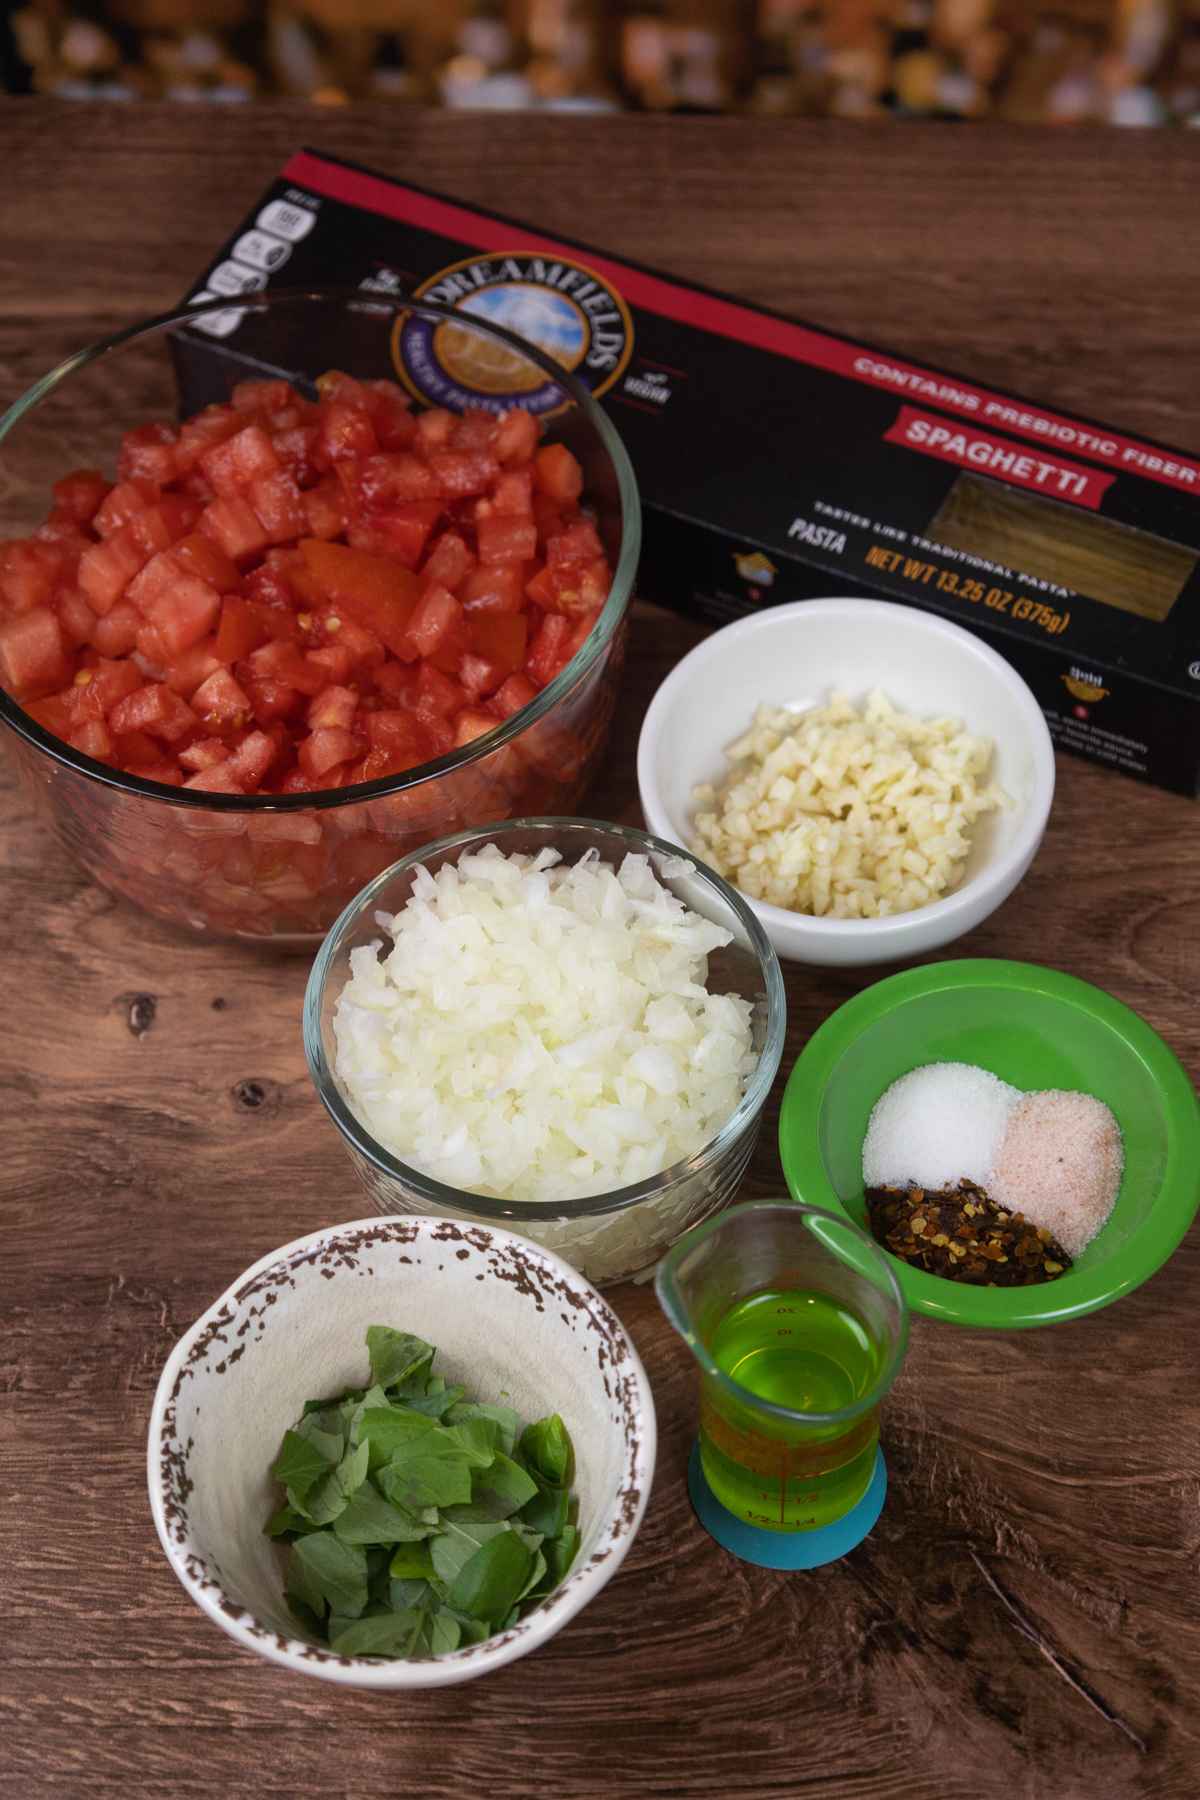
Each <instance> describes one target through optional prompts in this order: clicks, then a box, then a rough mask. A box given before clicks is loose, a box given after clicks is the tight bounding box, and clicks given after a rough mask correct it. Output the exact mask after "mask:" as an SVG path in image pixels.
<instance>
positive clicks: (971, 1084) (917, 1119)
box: [863, 1062, 1033, 1217]
mask: <svg viewBox="0 0 1200 1800" xmlns="http://www.w3.org/2000/svg"><path fill="white" fill-rule="evenodd" d="M1022 1098H1023V1095H1022V1094H1021V1092H1020V1090H1019V1089H1018V1088H1015V1087H1010V1086H1009V1084H1008V1082H1007V1081H1001V1080H1000V1079H999V1077H998V1076H996V1075H991V1074H989V1073H988V1071H987V1070H986V1069H978V1068H976V1067H975V1065H974V1064H973V1063H960V1062H937V1063H926V1064H925V1065H924V1066H923V1067H922V1068H919V1069H913V1070H912V1071H911V1073H910V1074H908V1075H902V1076H901V1077H900V1079H899V1081H894V1082H893V1083H892V1085H891V1087H890V1088H888V1089H887V1091H886V1092H885V1093H884V1094H883V1095H882V1096H881V1097H880V1098H879V1100H877V1101H876V1103H875V1108H874V1111H873V1112H872V1114H871V1117H870V1121H869V1123H868V1125H867V1135H866V1138H865V1140H864V1142H863V1183H864V1185H865V1186H866V1187H923V1188H948V1187H957V1185H958V1183H959V1182H960V1181H964V1180H965V1181H974V1182H977V1183H978V1185H979V1186H980V1187H983V1188H988V1189H989V1190H990V1187H991V1174H992V1168H993V1165H994V1163H995V1161H996V1156H997V1153H998V1151H999V1148H1000V1143H1001V1140H1002V1138H1003V1136H1004V1133H1005V1131H1006V1129H1007V1127H1008V1122H1009V1118H1010V1116H1011V1114H1012V1111H1013V1108H1014V1107H1015V1106H1016V1105H1017V1103H1018V1101H1020V1100H1021V1099H1022ZM997 1198H998V1196H997ZM1029 1216H1030V1217H1032V1216H1033V1215H1032V1213H1031V1214H1030V1215H1029Z"/></svg>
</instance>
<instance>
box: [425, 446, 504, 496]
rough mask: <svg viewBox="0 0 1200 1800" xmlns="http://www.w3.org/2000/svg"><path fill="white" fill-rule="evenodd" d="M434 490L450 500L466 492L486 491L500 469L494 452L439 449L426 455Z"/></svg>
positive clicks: (482, 492) (465, 494)
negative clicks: (433, 481)
mask: <svg viewBox="0 0 1200 1800" xmlns="http://www.w3.org/2000/svg"><path fill="white" fill-rule="evenodd" d="M429 467H430V469H431V470H432V471H433V476H434V479H435V480H436V482H437V491H438V492H439V493H442V494H445V495H447V496H448V497H449V498H450V499H451V500H462V499H464V498H465V497H466V496H467V495H468V494H486V493H487V491H488V489H489V488H490V487H491V486H492V485H493V483H494V482H495V480H496V477H497V475H498V474H499V472H500V465H499V463H497V461H496V459H495V457H494V456H488V455H487V454H486V453H484V452H481V451H478V450H476V451H471V450H438V451H435V452H434V453H433V455H431V456H430V458H429Z"/></svg>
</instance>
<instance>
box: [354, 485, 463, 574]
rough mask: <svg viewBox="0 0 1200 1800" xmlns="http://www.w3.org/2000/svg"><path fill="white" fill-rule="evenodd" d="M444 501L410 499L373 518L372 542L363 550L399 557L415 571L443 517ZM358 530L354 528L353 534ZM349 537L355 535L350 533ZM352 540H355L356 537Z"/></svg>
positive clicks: (371, 521) (371, 524) (363, 546)
mask: <svg viewBox="0 0 1200 1800" xmlns="http://www.w3.org/2000/svg"><path fill="white" fill-rule="evenodd" d="M441 513H442V503H441V501H440V500H408V501H405V502H404V503H403V504H402V505H400V506H394V507H391V508H390V509H389V510H388V511H387V512H380V513H371V514H370V515H369V520H370V525H369V531H370V535H371V539H372V542H371V543H370V544H366V543H364V544H363V545H362V548H363V549H377V550H379V551H382V552H383V553H384V554H385V555H387V556H391V557H395V559H396V560H397V561H398V562H401V563H403V564H404V567H405V568H406V569H415V568H416V566H417V564H418V563H419V562H420V560H421V555H422V552H423V551H424V549H425V545H426V542H427V541H428V538H429V534H430V532H431V531H432V530H433V528H434V526H435V525H436V524H437V522H438V519H439V518H440V517H441ZM353 530H354V527H351V533H352V532H353ZM347 535H348V536H350V535H351V534H350V533H348V534H347ZM351 541H352V542H353V541H355V540H354V539H353V538H352V539H351Z"/></svg>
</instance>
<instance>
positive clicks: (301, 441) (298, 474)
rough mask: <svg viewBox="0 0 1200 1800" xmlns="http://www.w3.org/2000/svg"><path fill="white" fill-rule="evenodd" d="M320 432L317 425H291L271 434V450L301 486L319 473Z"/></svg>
mask: <svg viewBox="0 0 1200 1800" xmlns="http://www.w3.org/2000/svg"><path fill="white" fill-rule="evenodd" d="M318 435H319V432H318V428H317V427H316V426H315V425H290V426H289V427H288V428H287V430H286V431H281V430H279V429H278V428H277V429H276V430H274V431H273V432H272V433H271V448H272V449H273V450H274V452H275V454H276V456H277V457H278V458H279V460H280V462H281V463H282V465H283V467H284V468H285V469H286V470H287V472H288V474H289V475H291V476H292V478H293V479H294V480H295V481H298V482H299V483H300V484H301V486H304V485H305V484H306V483H308V482H310V481H311V480H312V479H313V477H314V475H315V474H316V472H317V463H316V447H317V438H318Z"/></svg>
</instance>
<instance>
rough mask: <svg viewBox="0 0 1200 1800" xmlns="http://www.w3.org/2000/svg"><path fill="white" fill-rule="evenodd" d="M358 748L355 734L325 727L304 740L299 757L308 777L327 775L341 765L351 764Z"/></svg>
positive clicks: (298, 753)
mask: <svg viewBox="0 0 1200 1800" xmlns="http://www.w3.org/2000/svg"><path fill="white" fill-rule="evenodd" d="M358 748H359V741H358V739H357V738H356V737H355V736H354V734H353V732H350V731H341V730H338V729H337V727H335V726H327V727H326V726H323V727H322V728H321V729H320V730H318V731H314V732H312V733H311V735H310V736H308V737H306V738H304V739H303V741H302V742H301V744H300V748H299V751H298V752H297V756H298V760H299V763H300V767H301V768H302V769H303V771H304V773H305V774H306V775H313V776H316V775H327V774H328V773H329V771H330V769H335V768H337V766H338V764H339V763H346V762H350V761H351V759H352V758H353V757H354V756H355V755H356V754H357V753H358Z"/></svg>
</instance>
